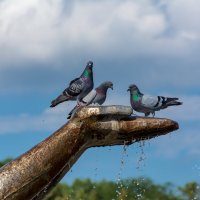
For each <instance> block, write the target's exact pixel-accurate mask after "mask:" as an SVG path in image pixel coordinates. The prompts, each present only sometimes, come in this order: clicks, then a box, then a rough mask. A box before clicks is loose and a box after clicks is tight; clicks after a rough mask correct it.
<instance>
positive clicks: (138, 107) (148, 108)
mask: <svg viewBox="0 0 200 200" xmlns="http://www.w3.org/2000/svg"><path fill="white" fill-rule="evenodd" d="M127 91H130V102H131V106H132V108H133V109H134V110H135V111H137V112H142V113H144V114H145V116H149V115H150V114H152V115H153V117H154V116H155V111H158V110H161V109H165V108H167V107H168V106H178V105H182V102H179V101H177V100H178V98H172V97H163V96H151V95H145V94H142V93H141V92H140V90H139V89H138V87H137V86H136V85H134V84H132V85H130V86H129V88H128V90H127Z"/></svg>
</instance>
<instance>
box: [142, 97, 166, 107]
mask: <svg viewBox="0 0 200 200" xmlns="http://www.w3.org/2000/svg"><path fill="white" fill-rule="evenodd" d="M141 104H142V106H144V107H146V108H149V109H152V110H153V109H155V108H158V107H160V105H161V104H162V102H161V101H160V98H159V97H158V96H151V95H143V96H142V101H141Z"/></svg>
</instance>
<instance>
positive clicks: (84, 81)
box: [50, 61, 94, 107]
mask: <svg viewBox="0 0 200 200" xmlns="http://www.w3.org/2000/svg"><path fill="white" fill-rule="evenodd" d="M92 68H93V62H92V61H89V62H88V63H87V65H86V67H85V69H84V71H83V73H82V74H81V76H80V77H79V78H76V79H74V80H72V81H71V82H70V84H69V87H67V88H66V89H65V90H64V91H63V93H62V94H61V95H59V96H58V97H57V98H56V99H55V100H53V101H52V102H51V106H50V107H55V106H56V105H58V104H59V103H62V102H64V101H69V100H71V101H74V100H77V101H78V102H81V101H82V99H83V98H84V97H85V96H86V95H87V94H88V93H89V92H90V91H91V90H92V89H93V86H94V83H93V72H92Z"/></svg>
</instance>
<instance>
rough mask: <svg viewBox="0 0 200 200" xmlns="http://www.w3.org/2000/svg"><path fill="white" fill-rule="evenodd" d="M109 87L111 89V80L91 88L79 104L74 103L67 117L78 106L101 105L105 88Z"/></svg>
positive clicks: (104, 98)
mask: <svg viewBox="0 0 200 200" xmlns="http://www.w3.org/2000/svg"><path fill="white" fill-rule="evenodd" d="M108 88H111V89H112V90H113V83H112V82H111V81H106V82H103V83H102V84H101V85H99V86H98V87H97V88H95V89H93V90H92V91H91V92H90V93H89V94H88V95H87V96H85V97H84V98H83V99H82V102H81V104H79V105H76V106H75V107H74V108H73V109H72V110H71V112H70V113H69V114H68V118H67V119H70V118H71V116H72V115H73V114H74V113H75V112H76V111H77V109H78V108H79V107H82V106H88V105H90V104H93V105H102V104H103V103H104V102H105V100H106V96H107V90H108Z"/></svg>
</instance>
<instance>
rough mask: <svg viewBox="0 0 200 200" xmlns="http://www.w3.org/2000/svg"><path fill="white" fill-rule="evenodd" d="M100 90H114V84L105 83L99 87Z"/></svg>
mask: <svg viewBox="0 0 200 200" xmlns="http://www.w3.org/2000/svg"><path fill="white" fill-rule="evenodd" d="M99 88H101V89H104V90H107V89H108V88H110V89H112V90H113V83H112V82H111V81H105V82H103V83H102V84H101V85H100V86H99Z"/></svg>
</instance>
